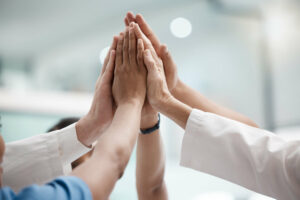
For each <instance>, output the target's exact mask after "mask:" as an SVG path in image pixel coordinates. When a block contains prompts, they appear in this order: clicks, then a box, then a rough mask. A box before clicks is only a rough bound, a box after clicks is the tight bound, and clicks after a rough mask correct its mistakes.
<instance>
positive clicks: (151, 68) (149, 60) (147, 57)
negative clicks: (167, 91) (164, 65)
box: [144, 49, 156, 73]
mask: <svg viewBox="0 0 300 200" xmlns="http://www.w3.org/2000/svg"><path fill="white" fill-rule="evenodd" d="M144 63H145V65H146V68H147V71H148V72H149V73H153V72H155V70H156V66H155V61H154V59H153V57H152V55H151V53H150V50H149V49H147V50H145V51H144Z"/></svg>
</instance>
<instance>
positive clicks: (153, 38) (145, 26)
mask: <svg viewBox="0 0 300 200" xmlns="http://www.w3.org/2000/svg"><path fill="white" fill-rule="evenodd" d="M135 21H136V23H137V24H138V25H139V27H140V28H141V31H142V32H143V33H144V34H145V35H146V37H147V38H148V39H149V40H150V42H151V43H152V45H153V47H154V49H155V51H156V53H157V54H158V55H159V48H160V42H159V39H158V37H157V36H156V35H155V34H154V32H153V31H152V29H151V28H150V26H149V25H148V24H147V22H146V20H145V19H144V17H143V16H142V15H141V14H137V15H136V17H135Z"/></svg>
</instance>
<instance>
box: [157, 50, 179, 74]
mask: <svg viewBox="0 0 300 200" xmlns="http://www.w3.org/2000/svg"><path fill="white" fill-rule="evenodd" d="M160 53H161V59H162V62H163V64H164V68H165V71H170V70H168V69H170V68H174V67H176V64H175V62H174V60H173V58H172V56H171V53H170V51H169V50H168V47H167V46H166V45H165V44H163V45H161V47H160Z"/></svg>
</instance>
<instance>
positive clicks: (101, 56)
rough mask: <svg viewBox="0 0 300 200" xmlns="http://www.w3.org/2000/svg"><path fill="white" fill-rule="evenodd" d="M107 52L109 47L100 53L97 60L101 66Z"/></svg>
mask: <svg viewBox="0 0 300 200" xmlns="http://www.w3.org/2000/svg"><path fill="white" fill-rule="evenodd" d="M108 51H109V46H108V47H105V48H104V49H102V51H101V52H100V55H99V58H100V63H101V64H102V65H103V63H104V60H105V57H106V55H107V53H108Z"/></svg>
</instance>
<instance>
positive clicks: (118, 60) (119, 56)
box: [115, 33, 124, 70]
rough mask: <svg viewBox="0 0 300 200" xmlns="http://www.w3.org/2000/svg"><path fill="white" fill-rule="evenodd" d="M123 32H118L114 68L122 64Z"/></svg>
mask: <svg viewBox="0 0 300 200" xmlns="http://www.w3.org/2000/svg"><path fill="white" fill-rule="evenodd" d="M123 35H124V34H123V33H120V36H119V40H118V44H117V52H116V67H115V70H116V69H117V68H118V67H119V66H121V65H122V63H123V55H122V52H123V40H124V36H123Z"/></svg>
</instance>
